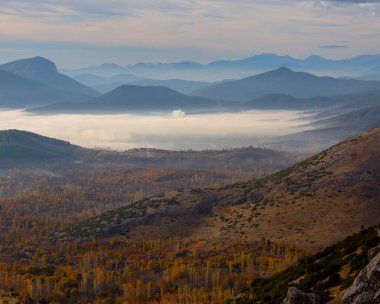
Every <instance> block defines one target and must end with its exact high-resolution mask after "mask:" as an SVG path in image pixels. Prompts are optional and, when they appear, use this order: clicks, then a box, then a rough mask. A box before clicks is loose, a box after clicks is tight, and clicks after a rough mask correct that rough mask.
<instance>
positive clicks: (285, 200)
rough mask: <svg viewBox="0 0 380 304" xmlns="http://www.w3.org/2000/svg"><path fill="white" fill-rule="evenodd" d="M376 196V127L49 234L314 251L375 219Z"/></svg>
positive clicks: (379, 133) (379, 140)
mask: <svg viewBox="0 0 380 304" xmlns="http://www.w3.org/2000/svg"><path fill="white" fill-rule="evenodd" d="M379 200H380V128H377V129H373V130H371V131H368V132H366V133H363V134H361V135H360V136H357V137H355V138H352V139H349V140H346V141H344V142H342V143H340V144H338V145H336V146H334V147H332V148H330V149H328V150H326V151H324V152H322V153H320V154H318V155H316V156H314V157H312V158H310V159H308V160H306V161H304V162H302V163H299V164H297V165H295V166H293V167H290V168H289V169H286V170H283V171H280V172H279V173H276V174H273V175H270V176H268V177H266V178H264V179H261V180H258V181H252V182H244V183H239V184H234V185H231V186H228V187H224V188H220V189H202V190H197V189H195V190H183V191H175V192H171V193H167V194H165V195H161V196H156V197H152V198H149V199H145V200H143V201H140V202H138V203H135V204H133V205H130V206H126V207H123V208H120V209H116V210H113V211H109V212H107V213H105V214H103V215H101V216H99V217H96V218H93V219H90V220H88V221H86V222H82V223H80V224H78V225H75V226H73V227H71V228H70V229H69V230H66V231H64V232H62V233H59V234H58V233H57V234H56V235H55V236H54V238H58V239H61V240H64V239H71V238H73V237H75V238H78V237H88V236H90V235H94V234H96V235H101V236H109V235H114V234H122V235H126V236H127V237H129V238H137V239H141V238H142V239H144V238H146V239H153V238H163V237H188V238H191V239H194V240H204V241H206V244H208V245H211V246H212V245H213V244H216V243H219V244H221V243H230V242H231V241H236V239H242V240H256V239H259V238H261V237H265V238H269V239H274V240H275V239H282V240H284V241H285V242H286V243H293V244H296V245H298V246H303V247H305V248H309V249H311V250H317V249H321V248H323V247H326V246H327V245H330V244H333V243H335V242H337V241H339V240H341V239H342V238H344V237H345V236H348V235H350V234H352V233H354V232H357V231H359V230H360V229H362V228H363V227H368V226H372V225H375V224H378V223H379V222H380V201H379Z"/></svg>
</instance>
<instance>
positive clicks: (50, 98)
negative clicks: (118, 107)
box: [0, 70, 83, 108]
mask: <svg viewBox="0 0 380 304" xmlns="http://www.w3.org/2000/svg"><path fill="white" fill-rule="evenodd" d="M76 99H83V97H82V96H78V95H77V94H70V93H69V92H67V91H63V90H59V89H56V88H53V87H51V86H48V85H46V84H43V83H41V82H38V81H35V80H31V79H26V78H23V77H20V76H18V75H16V74H13V73H9V72H5V71H3V70H0V108H28V107H32V106H38V105H46V104H49V103H55V102H65V101H70V100H76Z"/></svg>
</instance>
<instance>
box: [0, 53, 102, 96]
mask: <svg viewBox="0 0 380 304" xmlns="http://www.w3.org/2000/svg"><path fill="white" fill-rule="evenodd" d="M0 69H1V70H3V71H6V72H10V73H13V74H16V75H18V76H20V77H23V78H27V79H31V80H35V81H39V82H41V83H44V84H47V85H49V86H51V87H53V88H57V89H60V90H63V91H67V92H71V93H75V94H79V95H83V96H97V95H99V93H98V92H96V91H95V90H94V89H91V88H89V87H87V86H85V85H83V84H81V83H79V82H77V81H75V80H74V79H72V78H70V77H68V76H66V75H63V74H61V73H58V71H57V67H56V65H55V64H54V62H51V61H50V60H48V59H45V58H42V57H35V58H29V59H21V60H16V61H12V62H9V63H6V64H2V65H0Z"/></svg>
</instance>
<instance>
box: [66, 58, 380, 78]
mask: <svg viewBox="0 0 380 304" xmlns="http://www.w3.org/2000/svg"><path fill="white" fill-rule="evenodd" d="M280 67H287V68H290V69H294V70H297V71H307V72H312V73H317V74H324V75H331V76H338V75H340V74H343V75H346V76H355V77H359V76H361V75H365V74H378V71H379V69H380V55H361V56H356V57H353V58H348V59H340V60H332V59H326V58H323V57H321V56H318V55H312V56H309V57H307V58H305V59H297V58H294V57H291V56H280V55H276V54H261V55H255V56H251V57H248V58H245V59H241V60H218V61H213V62H210V63H208V64H200V63H198V62H193V61H181V62H175V63H157V64H152V63H137V64H134V65H129V66H127V67H125V68H124V67H121V66H119V65H112V64H111V65H110V64H105V65H101V66H96V67H89V68H84V69H78V70H72V71H65V73H67V74H68V75H71V76H73V75H78V74H83V73H91V74H94V75H99V76H112V75H116V74H120V73H132V74H135V75H137V76H138V77H144V78H158V79H163V78H182V79H198V80H205V81H220V80H223V79H225V78H242V77H245V76H248V75H252V74H257V73H261V72H265V71H268V70H274V69H277V68H280Z"/></svg>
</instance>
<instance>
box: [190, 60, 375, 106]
mask: <svg viewBox="0 0 380 304" xmlns="http://www.w3.org/2000/svg"><path fill="white" fill-rule="evenodd" d="M376 89H380V82H378V81H361V80H351V79H348V80H346V79H336V78H331V77H317V76H314V75H312V74H308V73H304V72H293V71H292V70H289V69H287V68H280V69H277V70H274V71H270V72H266V73H263V74H259V75H256V76H251V77H248V78H244V79H240V80H235V81H228V82H223V83H219V84H216V85H212V86H209V87H206V88H203V89H200V90H197V91H195V92H193V93H192V95H194V96H203V97H208V98H213V99H217V100H226V101H247V100H250V99H253V98H257V97H260V96H264V95H267V94H285V95H291V96H294V97H298V98H308V97H314V96H332V95H339V94H350V93H358V92H365V91H370V90H376Z"/></svg>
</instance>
